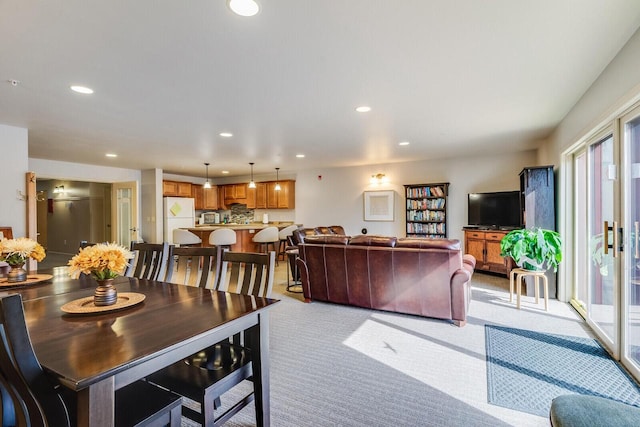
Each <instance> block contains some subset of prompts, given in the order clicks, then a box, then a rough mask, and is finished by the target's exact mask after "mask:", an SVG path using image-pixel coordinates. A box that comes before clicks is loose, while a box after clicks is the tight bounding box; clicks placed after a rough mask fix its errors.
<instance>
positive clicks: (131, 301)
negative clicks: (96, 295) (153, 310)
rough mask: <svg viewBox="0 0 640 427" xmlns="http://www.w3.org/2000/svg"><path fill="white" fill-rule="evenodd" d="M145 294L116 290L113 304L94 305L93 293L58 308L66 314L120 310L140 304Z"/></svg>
mask: <svg viewBox="0 0 640 427" xmlns="http://www.w3.org/2000/svg"><path fill="white" fill-rule="evenodd" d="M144 298H145V295H144V294H139V293H137V292H118V300H117V301H116V303H115V304H112V305H106V306H95V305H94V304H93V295H92V296H90V297H85V298H80V299H76V300H73V301H70V302H68V303H66V304H65V305H63V306H62V307H60V310H62V311H64V312H65V313H68V314H96V313H108V312H110V311H116V310H122V309H125V308H128V307H132V306H134V305H136V304H140V303H141V302H142V301H144Z"/></svg>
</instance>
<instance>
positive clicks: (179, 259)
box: [165, 246, 220, 289]
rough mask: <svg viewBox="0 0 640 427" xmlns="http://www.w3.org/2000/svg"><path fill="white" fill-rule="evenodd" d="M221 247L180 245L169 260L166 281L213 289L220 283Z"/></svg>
mask: <svg viewBox="0 0 640 427" xmlns="http://www.w3.org/2000/svg"><path fill="white" fill-rule="evenodd" d="M218 252H219V249H218V248H216V247H211V246H209V247H204V248H194V247H184V246H181V247H178V248H174V249H173V256H172V257H171V259H170V260H169V267H168V272H167V277H166V279H165V281H166V282H171V283H177V284H179V285H189V286H198V287H200V288H209V289H213V288H215V287H216V285H217V283H218V273H219V270H220V269H219V264H220V262H219V256H218Z"/></svg>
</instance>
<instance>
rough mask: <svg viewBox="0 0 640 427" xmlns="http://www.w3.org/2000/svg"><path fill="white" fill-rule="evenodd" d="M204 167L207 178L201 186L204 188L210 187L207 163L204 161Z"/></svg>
mask: <svg viewBox="0 0 640 427" xmlns="http://www.w3.org/2000/svg"><path fill="white" fill-rule="evenodd" d="M204 167H205V168H207V180H206V181H205V183H204V185H203V187H204V188H211V183H210V182H209V163H205V164H204Z"/></svg>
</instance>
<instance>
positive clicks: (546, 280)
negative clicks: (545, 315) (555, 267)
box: [542, 275, 549, 311]
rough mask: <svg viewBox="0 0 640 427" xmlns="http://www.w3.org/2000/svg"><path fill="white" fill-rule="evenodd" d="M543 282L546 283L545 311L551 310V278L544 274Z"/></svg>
mask: <svg viewBox="0 0 640 427" xmlns="http://www.w3.org/2000/svg"><path fill="white" fill-rule="evenodd" d="M542 283H544V311H549V280H548V279H547V276H546V275H543V276H542Z"/></svg>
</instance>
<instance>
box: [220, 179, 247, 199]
mask: <svg viewBox="0 0 640 427" xmlns="http://www.w3.org/2000/svg"><path fill="white" fill-rule="evenodd" d="M222 187H223V188H224V200H225V203H229V202H231V203H245V202H246V200H247V184H244V183H243V184H227V185H223V186H222Z"/></svg>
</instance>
